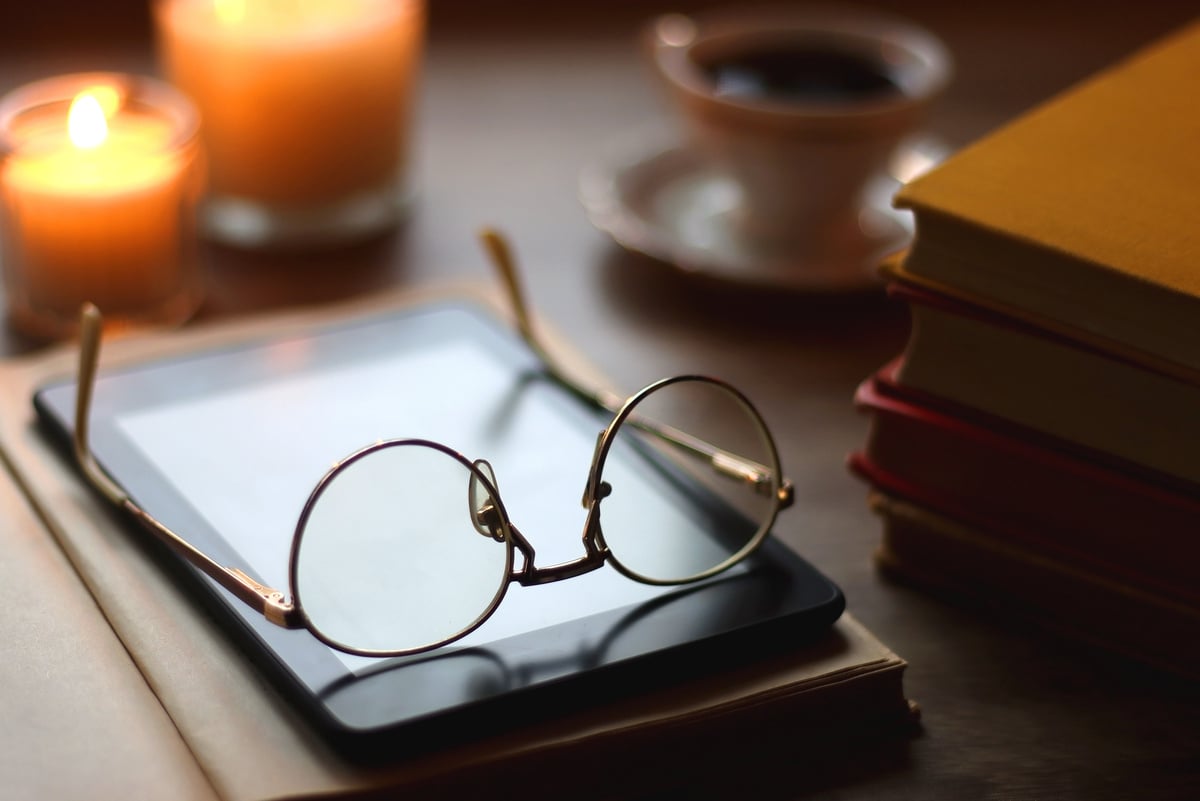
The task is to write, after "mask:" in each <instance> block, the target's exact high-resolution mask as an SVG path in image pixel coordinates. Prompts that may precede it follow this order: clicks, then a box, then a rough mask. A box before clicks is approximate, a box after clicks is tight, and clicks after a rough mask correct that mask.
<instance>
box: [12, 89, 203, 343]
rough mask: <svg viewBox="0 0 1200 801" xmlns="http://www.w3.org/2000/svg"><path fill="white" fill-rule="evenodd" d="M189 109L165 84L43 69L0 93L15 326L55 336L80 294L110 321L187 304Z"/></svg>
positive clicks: (157, 319)
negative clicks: (55, 74) (44, 76)
mask: <svg viewBox="0 0 1200 801" xmlns="http://www.w3.org/2000/svg"><path fill="white" fill-rule="evenodd" d="M196 133H197V119H196V113H195V111H194V109H193V108H192V107H191V105H190V104H189V103H188V102H187V101H186V100H185V99H184V98H182V97H181V96H179V94H178V93H177V92H175V91H173V90H172V89H171V88H170V87H168V86H166V85H165V84H161V83H158V82H155V81H150V80H147V79H141V78H133V77H130V76H121V75H113V74H107V73H95V74H83V75H72V76H65V77H62V78H52V79H49V80H46V81H40V82H38V83H34V84H30V85H28V86H26V87H23V88H22V89H18V90H17V91H15V92H13V93H11V94H10V95H8V96H6V97H5V98H4V99H3V101H0V159H2V161H0V226H2V231H0V237H2V240H3V246H2V247H3V250H2V259H3V266H4V276H5V283H6V289H7V294H8V304H9V319H10V322H11V323H12V324H13V325H14V327H16V328H18V329H21V330H25V331H27V332H29V333H32V334H35V335H39V336H63V335H66V334H68V333H70V332H71V331H72V330H73V328H74V325H75V320H76V317H77V315H78V313H79V308H80V306H81V304H82V303H83V302H84V301H91V302H92V303H95V304H96V305H97V306H99V307H100V309H101V311H103V312H104V313H105V315H106V317H107V318H108V319H109V320H111V321H113V322H114V323H122V322H125V323H135V322H146V323H177V322H181V321H182V320H184V319H186V318H187V317H188V316H190V315H191V313H192V312H193V311H194V310H195V308H196V306H197V304H198V302H199V296H200V288H199V286H200V285H199V273H198V269H197V265H196V259H195V255H194V253H193V252H192V248H191V244H192V242H193V241H194V233H193V229H194V220H193V218H194V209H195V205H196V202H197V200H198V197H199V194H200V189H201V180H202V175H201V170H200V165H199V164H198V154H199V145H198V141H197V135H196Z"/></svg>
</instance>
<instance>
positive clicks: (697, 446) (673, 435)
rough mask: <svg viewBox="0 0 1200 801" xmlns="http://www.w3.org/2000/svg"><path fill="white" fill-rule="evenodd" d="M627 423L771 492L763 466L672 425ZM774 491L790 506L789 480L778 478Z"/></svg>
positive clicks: (770, 472)
mask: <svg viewBox="0 0 1200 801" xmlns="http://www.w3.org/2000/svg"><path fill="white" fill-rule="evenodd" d="M627 422H628V423H629V425H632V426H633V427H634V428H636V429H638V430H639V431H645V432H647V433H649V434H652V435H654V436H655V437H657V438H658V439H661V440H662V441H664V442H666V443H667V444H669V445H672V446H674V447H675V448H678V449H679V450H681V451H683V452H684V453H687V454H688V455H690V456H696V457H699V458H701V459H704V460H705V461H707V462H708V463H709V465H710V466H711V467H712V469H713V470H715V471H716V472H717V473H719V474H720V475H722V476H725V477H726V478H732V479H735V480H737V481H743V482H745V483H747V484H750V485H752V486H753V487H754V491H755V492H756V493H758V494H759V495H769V494H771V491H772V490H771V476H772V475H773V473H774V471H773V470H771V468H769V467H767V466H766V465H763V464H759V463H758V462H756V461H754V460H753V459H746V458H744V457H741V456H738V455H736V454H732V453H730V452H729V451H726V450H722V449H721V448H718V447H716V446H715V445H713V444H711V443H709V442H705V441H704V440H702V439H700V438H699V437H693V436H692V435H691V434H688V433H686V432H683V431H680V430H679V429H677V428H675V427H674V426H668V425H663V424H662V423H655V422H652V421H649V420H642V419H640V418H638V417H636V416H633V417H630V418H629V419H628V421H627ZM776 494H777V497H778V498H779V504H780V507H781V508H784V509H786V508H787V507H789V506H791V505H792V501H793V500H794V497H795V490H794V488H793V486H792V482H791V481H789V480H788V479H786V478H782V477H781V480H780V484H779V488H778V490H776Z"/></svg>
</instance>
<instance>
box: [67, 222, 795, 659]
mask: <svg viewBox="0 0 1200 801" xmlns="http://www.w3.org/2000/svg"><path fill="white" fill-rule="evenodd" d="M481 238H482V242H483V246H484V248H485V250H486V251H487V253H488V254H489V256H490V260H491V262H492V264H493V266H494V267H495V268H496V270H497V271H498V273H499V275H500V278H501V280H502V283H503V286H504V288H505V290H506V294H507V296H508V300H509V303H510V305H511V311H512V315H513V318H514V321H515V326H516V328H517V330H518V332H519V333H520V335H521V338H522V339H523V340H524V341H525V343H526V344H527V345H528V347H529V348H530V349H531V350H532V351H533V352H534V354H536V355H537V356H538V358H539V359H540V360H541V362H542V365H543V370H544V372H545V375H546V376H547V378H549V379H550V380H552V381H553V382H555V383H556V384H559V385H561V386H562V387H563V388H564V389H566V390H567V391H568V392H570V393H571V394H572V395H574V396H575V397H577V398H578V399H579V400H581V401H582V402H584V403H586V404H588V405H590V406H593V407H596V408H597V409H598V410H602V411H606V412H608V413H609V414H611V415H612V417H611V421H610V422H609V423H608V425H607V426H606V427H605V428H604V429H603V430H602V431H601V432H600V433H599V436H598V437H597V440H596V446H595V450H594V453H593V457H592V462H591V465H590V467H589V470H588V473H587V477H586V481H585V484H584V491H583V501H582V502H583V507H584V509H585V510H586V520H585V523H584V531H583V536H582V545H583V555H582V556H580V557H578V558H576V559H573V560H570V561H566V562H562V563H559V564H554V565H549V566H544V567H543V566H538V565H537V564H536V562H535V551H534V547H533V545H532V543H531V542H530V541H529V540H528V539H526V537H525V536H524V535H523V534H522V533H521V531H520V530H519V529H518V528H517V526H516V525H514V524H513V523H512V521H511V519H510V517H509V514H508V511H507V509H506V508H505V506H504V502H503V499H502V496H501V493H500V491H499V489H498V481H497V477H496V475H495V473H494V471H493V470H492V468H491V465H490V464H488V462H487V461H486V460H484V459H471V458H468V457H466V456H464V455H463V454H461V453H459V452H458V451H456V450H454V449H452V448H450V447H448V446H447V445H445V444H442V443H440V442H434V441H431V440H425V439H416V438H405V439H390V440H381V441H378V442H375V443H373V444H371V445H368V446H366V447H364V448H362V449H361V450H358V451H356V452H354V453H351V454H349V455H347V456H345V457H343V458H342V459H341V460H340V461H338V462H336V463H334V465H333V467H332V468H330V470H329V471H328V472H327V473H326V474H325V475H324V476H323V477H322V478H321V479H320V481H318V482H317V484H316V486H315V487H314V488H313V490H312V492H311V494H310V495H309V497H308V500H307V502H306V503H305V505H304V507H303V509H302V510H301V512H300V517H299V522H298V523H297V525H296V529H295V533H294V535H293V538H292V544H291V548H290V553H289V559H288V582H289V587H288V590H289V592H288V593H284V592H282V591H280V590H277V589H274V588H272V587H268V586H265V585H264V584H262V583H260V582H259V581H257V580H256V579H255V578H254V577H253V576H251V575H250V574H248V573H247V572H245V571H244V570H242V569H241V568H238V567H232V566H225V565H222V564H220V563H218V562H216V561H215V560H214V559H213V558H212V557H210V556H209V555H207V554H206V553H204V552H203V551H201V550H200V549H198V548H197V547H195V546H194V545H193V544H192V543H190V542H189V541H188V540H187V539H186V538H184V537H183V536H181V535H180V534H178V533H176V532H175V531H173V530H172V529H171V528H170V527H168V526H167V525H166V524H164V523H163V522H162V521H160V520H159V519H157V518H155V517H154V516H153V515H151V514H149V513H148V512H147V511H146V510H144V509H143V508H142V507H141V506H140V505H138V503H137V502H135V501H134V500H133V499H132V498H131V497H130V496H129V495H128V493H126V492H125V491H124V490H123V489H122V488H121V487H120V485H119V484H118V483H117V482H116V481H115V480H114V479H113V478H112V476H110V475H109V474H108V473H107V472H106V471H105V470H104V468H103V467H101V466H100V465H99V463H98V462H97V461H96V459H95V456H94V455H93V453H92V449H91V446H90V443H89V434H88V427H89V418H90V409H91V402H92V395H93V392H94V390H95V384H96V372H97V366H98V363H99V355H100V344H101V329H102V326H101V316H100V312H99V310H98V309H96V308H95V307H94V306H92V305H87V306H85V307H84V309H83V311H82V313H81V345H80V358H79V375H78V388H77V393H76V403H75V438H74V448H75V456H76V459H77V460H78V462H79V465H80V467H81V469H82V471H83V473H84V475H85V476H86V478H87V479H88V481H89V482H90V483H91V484H92V485H93V486H94V487H95V488H96V489H97V490H99V491H100V492H101V493H102V494H103V495H104V496H105V497H106V498H107V499H108V500H109V501H110V502H111V503H113V504H115V505H116V506H118V507H120V508H122V509H123V510H124V511H125V512H126V513H128V514H129V515H131V516H132V517H133V518H134V519H135V520H136V521H137V522H138V523H140V524H141V525H142V526H143V527H145V529H147V530H148V531H150V532H151V533H152V534H153V535H155V536H156V537H158V538H159V539H160V540H162V541H163V542H164V543H165V544H166V545H167V546H168V547H169V548H171V549H172V550H173V551H174V552H175V553H177V554H178V555H179V556H180V557H182V558H184V559H186V560H187V561H188V562H190V563H191V564H192V565H194V566H195V567H196V568H198V569H199V570H201V571H202V572H204V573H205V574H206V575H208V576H210V577H211V578H213V579H214V580H215V581H216V582H217V583H219V584H220V585H221V586H222V587H224V588H225V589H226V590H228V591H229V592H230V593H232V594H233V595H234V596H235V597H236V598H237V599H239V600H240V601H241V602H243V603H245V604H247V605H249V606H250V607H252V608H253V609H255V610H257V611H258V612H259V613H261V614H262V615H263V616H264V617H265V618H266V619H267V620H269V621H270V622H271V623H274V624H276V625H278V626H282V627H284V628H291V629H307V630H308V631H309V632H310V633H311V634H312V635H313V636H314V637H315V638H317V639H318V640H320V641H321V642H323V643H325V644H326V645H329V646H330V647H333V648H336V649H338V650H340V651H343V652H346V653H350V654H356V655H360V656H373V657H396V656H405V655H411V654H418V653H423V652H427V651H431V650H433V649H435V648H438V647H440V646H443V645H446V644H448V643H451V642H454V641H456V640H459V639H461V638H462V637H464V636H466V635H467V634H469V633H470V632H472V631H474V630H475V629H477V628H479V627H480V626H481V625H483V623H484V622H485V621H486V620H487V619H488V617H489V616H490V615H491V614H492V612H494V611H495V609H496V608H497V607H498V606H499V604H500V602H501V601H502V600H503V598H504V595H505V592H506V590H507V589H508V587H509V586H510V585H512V584H513V583H517V584H520V585H523V586H532V585H538V584H546V583H550V582H555V581H560V580H563V579H568V578H572V577H575V576H579V575H582V574H584V573H588V572H591V571H593V570H596V569H598V568H600V567H602V566H604V565H606V564H607V565H611V566H612V567H613V568H615V569H616V570H618V571H619V572H620V573H622V574H624V575H625V576H626V577H627V578H629V579H632V580H634V581H639V582H642V583H646V584H654V585H684V584H689V583H692V582H696V581H700V580H703V579H706V578H708V577H710V576H713V575H716V574H718V573H721V572H722V571H725V570H727V569H729V568H730V567H732V566H733V565H735V564H737V563H739V562H741V561H742V560H743V559H745V557H747V556H748V555H749V554H751V553H753V552H754V551H755V550H756V549H757V548H758V547H759V546H760V545H761V544H762V542H763V541H764V540H765V538H766V537H767V536H768V535H769V532H770V529H771V526H772V525H773V523H774V521H775V518H776V516H777V514H778V513H779V511H780V510H781V509H783V508H785V507H787V506H790V505H791V503H792V499H793V490H792V484H791V482H789V481H787V480H786V479H785V478H784V477H783V471H782V468H781V466H780V461H779V453H778V450H777V449H776V447H775V443H774V440H773V439H772V437H771V433H770V431H769V429H768V428H767V425H766V423H765V421H764V420H763V418H762V416H761V415H760V414H759V412H758V410H757V409H756V408H755V407H754V405H753V404H752V403H751V402H750V401H749V400H748V399H747V398H746V397H745V395H743V394H742V393H741V392H740V391H739V390H737V389H735V388H734V387H733V386H731V385H729V384H728V383H726V382H724V381H721V380H720V379H716V378H711V377H707V376H700V375H680V376H674V377H670V378H664V379H661V380H659V381H656V382H654V383H652V384H649V385H648V386H646V387H643V388H642V389H641V390H639V391H637V392H635V393H633V394H632V395H630V396H629V397H628V398H624V399H622V398H620V397H618V396H616V395H613V394H611V393H608V392H605V391H602V390H598V389H593V388H590V387H587V386H585V385H583V384H581V383H579V382H577V381H575V380H574V379H573V378H572V377H571V376H570V374H569V372H568V371H567V370H565V369H563V368H562V367H561V365H560V364H559V363H558V361H557V360H555V359H554V357H553V356H552V354H551V353H550V352H549V350H548V349H547V348H546V347H545V346H544V343H543V342H542V340H541V338H540V337H539V336H538V334H537V332H536V330H535V327H534V324H533V320H532V317H531V315H530V313H529V310H528V308H527V307H526V305H525V299H524V293H523V291H522V287H521V283H520V279H519V275H518V270H517V267H516V264H515V262H514V260H513V257H512V253H511V250H510V248H509V246H508V244H507V242H506V241H505V240H504V238H503V237H501V235H500V234H498V233H497V232H495V231H493V230H490V229H489V230H485V231H483V232H482V234H481ZM629 461H634V462H637V463H638V464H639V465H640V469H639V470H638V471H635V472H634V473H633V475H635V476H638V477H639V478H637V479H630V478H629V475H630V474H629V473H628V472H627V471H622V470H621V469H619V465H620V464H622V463H623V462H624V463H628V462H629ZM610 463H611V464H613V465H615V466H613V467H611V468H610V473H612V474H613V475H612V476H610V478H611V480H606V474H605V468H606V465H609V464H610ZM618 475H619V478H618ZM621 480H624V481H625V482H626V484H625V485H622V484H621V483H620V482H621ZM631 481H649V482H652V483H653V486H654V488H655V489H656V490H658V489H660V488H661V489H662V490H663V491H672V492H678V493H681V497H684V498H685V499H690V502H691V506H690V507H689V510H690V511H689V515H690V517H691V519H692V520H694V521H695V524H694V526H692V527H688V526H684V527H682V528H681V529H680V530H674V529H673V530H671V531H669V532H663V531H660V530H658V529H655V528H654V527H653V526H652V525H651V524H650V523H649V522H645V521H641V520H639V517H640V515H639V510H638V508H637V504H636V502H633V503H631V502H630V501H629V500H627V499H628V498H632V497H635V496H636V493H630V492H628V491H626V488H627V487H629V483H630V482H631ZM714 499H716V502H714ZM602 507H603V510H604V512H605V515H606V525H605V526H603V527H602V526H601V509H602ZM714 515H716V516H717V517H716V518H714ZM692 529H694V530H692ZM714 532H715V533H714ZM381 565H392V566H403V568H404V574H403V580H401V579H400V578H399V577H398V576H397V573H396V570H395V569H391V570H389V569H385V568H381Z"/></svg>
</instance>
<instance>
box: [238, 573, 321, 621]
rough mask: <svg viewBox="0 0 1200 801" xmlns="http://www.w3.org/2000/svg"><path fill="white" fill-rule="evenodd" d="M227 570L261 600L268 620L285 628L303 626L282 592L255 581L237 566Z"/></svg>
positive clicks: (261, 606)
mask: <svg viewBox="0 0 1200 801" xmlns="http://www.w3.org/2000/svg"><path fill="white" fill-rule="evenodd" d="M225 570H226V571H227V572H228V573H230V574H231V575H232V576H233V577H234V578H235V579H237V581H238V583H240V584H241V585H242V586H243V587H244V588H246V589H247V590H248V591H249V592H250V594H251V595H253V597H254V598H256V599H257V600H258V601H259V609H260V611H261V612H262V613H263V616H264V617H266V619H267V620H268V621H270V622H271V623H274V624H275V625H276V626H280V627H282V628H285V629H294V628H301V627H302V624H301V623H300V622H299V616H298V615H297V614H296V609H295V607H294V606H292V604H290V603H289V602H288V601H287V600H285V599H284V595H283V593H282V592H280V591H279V590H276V589H273V588H271V587H268V586H267V585H265V584H261V583H259V582H257V581H255V580H254V579H252V578H250V576H248V575H247V574H246V573H245V572H244V571H242V570H239V569H238V568H236V567H227V568H225Z"/></svg>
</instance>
